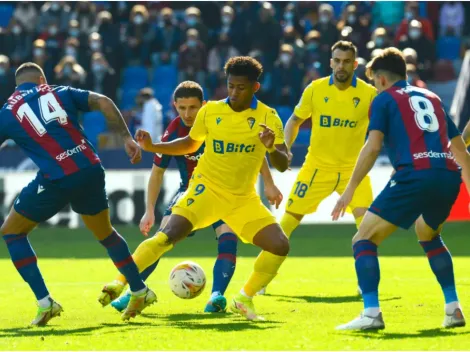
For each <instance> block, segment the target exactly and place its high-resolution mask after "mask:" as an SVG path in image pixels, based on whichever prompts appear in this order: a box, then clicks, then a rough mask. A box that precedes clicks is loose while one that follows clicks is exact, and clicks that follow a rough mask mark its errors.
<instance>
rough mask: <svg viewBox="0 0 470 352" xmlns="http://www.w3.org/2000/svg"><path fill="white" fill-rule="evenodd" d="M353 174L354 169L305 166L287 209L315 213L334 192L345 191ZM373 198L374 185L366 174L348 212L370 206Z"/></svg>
mask: <svg viewBox="0 0 470 352" xmlns="http://www.w3.org/2000/svg"><path fill="white" fill-rule="evenodd" d="M351 175H352V171H351V172H348V173H338V172H332V171H324V170H319V169H312V168H305V167H303V168H302V169H301V170H300V172H299V175H298V176H297V180H296V181H295V183H294V186H293V187H292V191H291V193H290V196H289V199H288V201H287V204H286V211H288V212H291V213H294V214H301V215H305V214H311V213H314V212H315V211H316V210H317V208H318V205H319V204H320V203H321V202H322V201H323V200H324V199H325V198H327V197H328V196H329V195H331V194H332V193H333V192H337V193H338V194H342V193H343V192H344V190H345V189H346V186H347V184H348V182H349V179H350V178H351ZM372 200H373V197H372V186H371V184H370V178H369V176H366V178H364V180H363V181H362V182H361V184H360V185H359V187H358V188H357V189H356V192H355V193H354V197H353V199H352V201H351V204H350V205H349V207H348V212H352V210H354V209H355V208H369V206H370V205H371V204H372Z"/></svg>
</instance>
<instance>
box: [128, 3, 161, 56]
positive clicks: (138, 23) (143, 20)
mask: <svg viewBox="0 0 470 352" xmlns="http://www.w3.org/2000/svg"><path fill="white" fill-rule="evenodd" d="M129 18H130V22H129V24H128V26H127V31H126V41H125V42H124V50H125V54H126V61H127V64H131V63H137V64H139V65H145V64H147V61H149V54H150V42H151V41H152V39H154V32H153V31H151V30H150V24H149V22H148V19H149V13H148V11H147V8H146V7H145V6H143V5H135V6H134V7H133V8H132V10H131V14H130V17H129Z"/></svg>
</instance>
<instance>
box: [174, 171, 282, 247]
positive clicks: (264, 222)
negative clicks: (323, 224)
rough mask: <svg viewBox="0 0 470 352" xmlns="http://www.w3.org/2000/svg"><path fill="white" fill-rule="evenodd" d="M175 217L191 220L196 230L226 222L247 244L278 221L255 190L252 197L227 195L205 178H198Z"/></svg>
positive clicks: (176, 207) (190, 187) (184, 196)
mask: <svg viewBox="0 0 470 352" xmlns="http://www.w3.org/2000/svg"><path fill="white" fill-rule="evenodd" d="M172 213H173V214H176V215H181V216H183V217H185V218H187V219H188V220H189V221H190V222H191V223H192V224H193V230H197V229H201V228H204V227H207V226H210V225H212V224H213V223H214V222H216V221H218V220H223V221H224V222H225V223H226V224H227V225H228V226H230V228H231V229H232V230H233V232H234V233H235V234H236V235H237V236H238V237H239V238H240V239H241V240H242V241H243V242H245V243H253V238H254V237H255V235H256V234H257V233H258V232H259V231H260V230H261V229H263V228H264V227H266V226H268V225H271V224H275V223H276V219H275V218H274V216H273V215H272V214H271V212H270V211H269V210H268V209H267V208H266V207H265V206H264V205H263V203H262V202H261V199H260V197H259V196H258V194H256V192H255V191H254V190H253V193H252V194H250V195H234V194H230V193H227V192H223V191H222V190H220V189H219V188H218V187H216V186H214V185H212V184H210V183H209V182H208V181H207V180H204V178H203V177H198V178H195V179H193V180H192V181H191V183H190V184H189V187H188V189H187V191H186V192H185V193H184V194H183V195H182V196H181V197H180V199H179V200H178V202H177V203H176V204H175V205H174V206H173V208H172Z"/></svg>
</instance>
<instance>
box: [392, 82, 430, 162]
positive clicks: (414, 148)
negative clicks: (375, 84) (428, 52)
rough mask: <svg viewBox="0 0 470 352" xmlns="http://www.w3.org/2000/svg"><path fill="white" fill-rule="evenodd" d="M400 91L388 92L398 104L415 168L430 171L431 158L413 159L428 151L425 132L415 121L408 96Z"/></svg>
mask: <svg viewBox="0 0 470 352" xmlns="http://www.w3.org/2000/svg"><path fill="white" fill-rule="evenodd" d="M398 89H401V88H392V89H390V90H388V92H389V93H390V94H391V95H392V97H393V99H394V100H395V101H396V103H397V106H398V109H399V110H400V115H401V119H402V121H403V125H404V126H405V129H406V134H407V135H408V139H409V141H410V152H411V158H412V159H413V167H414V168H415V169H416V170H422V169H430V168H431V161H430V160H429V158H421V159H414V158H413V154H415V153H423V152H425V151H426V150H427V147H426V141H425V140H424V132H423V130H421V129H420V128H419V127H418V124H417V123H416V121H415V118H414V116H415V112H414V110H413V109H412V108H411V104H410V102H409V96H408V94H406V95H405V96H403V95H401V94H400V93H398V92H397V90H398ZM405 97H406V98H408V99H406V101H405Z"/></svg>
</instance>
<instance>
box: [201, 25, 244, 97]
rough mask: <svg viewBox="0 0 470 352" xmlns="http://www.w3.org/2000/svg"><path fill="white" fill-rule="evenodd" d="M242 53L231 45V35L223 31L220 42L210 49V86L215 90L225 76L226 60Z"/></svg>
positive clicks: (208, 66)
mask: <svg viewBox="0 0 470 352" xmlns="http://www.w3.org/2000/svg"><path fill="white" fill-rule="evenodd" d="M238 55H240V53H239V52H238V50H237V49H235V47H233V46H232V45H230V40H229V37H228V35H227V34H226V33H221V34H220V36H219V42H218V43H217V45H216V46H214V47H213V48H212V49H211V50H210V51H209V57H208V59H207V71H208V73H209V82H208V83H209V88H210V89H211V91H214V90H215V89H216V88H217V86H218V84H219V82H220V80H221V79H222V80H223V78H224V77H225V74H224V65H225V62H226V61H227V60H228V59H229V58H231V57H233V56H238Z"/></svg>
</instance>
